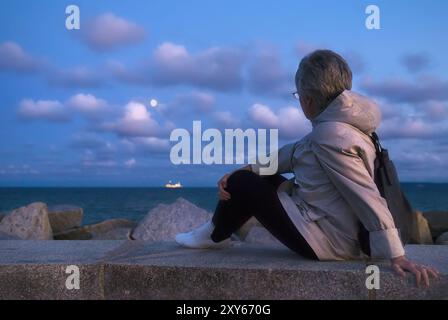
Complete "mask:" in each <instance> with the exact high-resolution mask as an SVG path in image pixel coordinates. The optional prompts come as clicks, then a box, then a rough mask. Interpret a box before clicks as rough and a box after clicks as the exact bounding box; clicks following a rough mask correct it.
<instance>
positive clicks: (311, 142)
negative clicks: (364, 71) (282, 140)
mask: <svg viewBox="0 0 448 320" xmlns="http://www.w3.org/2000/svg"><path fill="white" fill-rule="evenodd" d="M380 120H381V113H380V110H379V108H378V106H377V105H376V104H375V103H373V102H372V101H370V100H369V99H367V98H366V97H363V96H361V95H359V94H356V93H354V92H352V91H344V92H343V93H342V94H340V95H339V96H338V97H337V98H336V99H335V100H334V101H333V102H332V103H331V104H330V105H329V106H328V107H327V108H326V109H325V110H324V111H323V112H322V113H320V114H319V115H318V116H317V117H316V118H314V119H312V120H311V122H312V126H313V129H312V131H311V132H310V133H309V134H308V135H306V136H305V137H304V138H302V139H301V140H300V141H297V142H294V143H290V144H287V145H285V146H283V147H282V148H280V149H279V150H278V173H280V174H281V173H293V174H294V178H293V179H291V180H289V181H286V182H284V183H283V184H282V185H281V186H280V187H279V189H278V196H279V199H280V201H281V202H282V205H283V207H284V209H285V210H286V212H287V213H288V215H289V217H290V218H291V220H292V221H293V223H294V225H295V226H296V227H297V229H298V230H299V232H300V233H301V234H302V235H303V237H304V238H305V239H306V240H307V242H308V243H309V244H310V246H311V247H312V248H313V250H314V251H315V252H316V255H317V256H318V257H319V259H320V260H348V259H363V258H366V256H365V255H364V254H363V253H362V251H361V249H360V244H359V242H358V238H357V235H358V229H359V221H362V223H363V225H364V226H365V227H366V228H367V230H368V231H369V235H370V247H371V255H372V257H373V258H384V259H391V258H394V257H398V256H402V255H404V248H403V245H402V243H401V240H400V237H399V232H398V230H397V229H396V228H395V225H394V222H393V219H392V216H391V213H390V211H389V209H388V207H387V203H386V201H385V199H384V198H382V197H381V195H380V193H379V191H378V188H377V186H376V184H375V182H374V171H373V168H374V159H375V148H374V145H373V143H372V142H371V140H370V138H369V137H368V136H367V135H368V134H371V133H372V132H373V131H374V130H376V128H377V127H378V126H379V123H380ZM251 166H252V170H253V171H254V172H259V169H260V164H253V165H251Z"/></svg>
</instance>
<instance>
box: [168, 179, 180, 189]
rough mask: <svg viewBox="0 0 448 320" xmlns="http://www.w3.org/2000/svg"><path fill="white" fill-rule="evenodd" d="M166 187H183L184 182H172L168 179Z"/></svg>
mask: <svg viewBox="0 0 448 320" xmlns="http://www.w3.org/2000/svg"><path fill="white" fill-rule="evenodd" d="M165 188H168V189H177V188H182V184H181V183H180V182H176V183H172V182H171V180H170V181H168V183H167V184H165Z"/></svg>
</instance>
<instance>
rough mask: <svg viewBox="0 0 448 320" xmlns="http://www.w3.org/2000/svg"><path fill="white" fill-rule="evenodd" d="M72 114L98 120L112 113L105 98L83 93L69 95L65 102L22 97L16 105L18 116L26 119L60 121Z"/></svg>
mask: <svg viewBox="0 0 448 320" xmlns="http://www.w3.org/2000/svg"><path fill="white" fill-rule="evenodd" d="M74 114H80V115H82V116H84V117H86V118H87V119H89V120H99V119H103V118H106V117H107V116H109V115H110V114H112V109H111V108H110V107H109V105H108V103H107V102H106V101H105V100H103V99H99V98H96V97H95V96H93V95H91V94H84V93H78V94H76V95H74V96H72V97H70V98H69V99H68V100H67V101H66V102H65V103H62V102H60V101H59V100H37V101H34V100H33V99H23V100H22V101H21V102H20V103H19V106H18V115H19V117H20V118H22V119H28V120H46V121H51V122H62V121H69V120H71V119H72V116H73V115H74Z"/></svg>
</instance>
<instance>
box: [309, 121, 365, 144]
mask: <svg viewBox="0 0 448 320" xmlns="http://www.w3.org/2000/svg"><path fill="white" fill-rule="evenodd" d="M309 139H310V141H311V142H312V143H317V144H324V145H325V144H326V145H332V146H335V147H340V148H350V147H352V146H354V145H359V146H363V145H365V144H366V143H367V144H370V142H371V141H370V137H369V136H368V135H367V134H366V133H364V132H362V131H361V130H359V129H358V128H356V127H354V126H352V125H350V124H348V123H345V122H338V121H327V122H321V123H319V124H318V125H317V126H315V127H314V128H313V131H312V132H311V134H310V137H309Z"/></svg>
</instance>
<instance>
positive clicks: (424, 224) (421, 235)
mask: <svg viewBox="0 0 448 320" xmlns="http://www.w3.org/2000/svg"><path fill="white" fill-rule="evenodd" d="M411 243H416V244H433V240H432V235H431V231H430V229H429V225H428V221H427V220H426V219H425V217H424V216H423V214H422V213H421V212H420V211H415V219H414V226H413V230H412V234H411Z"/></svg>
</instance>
